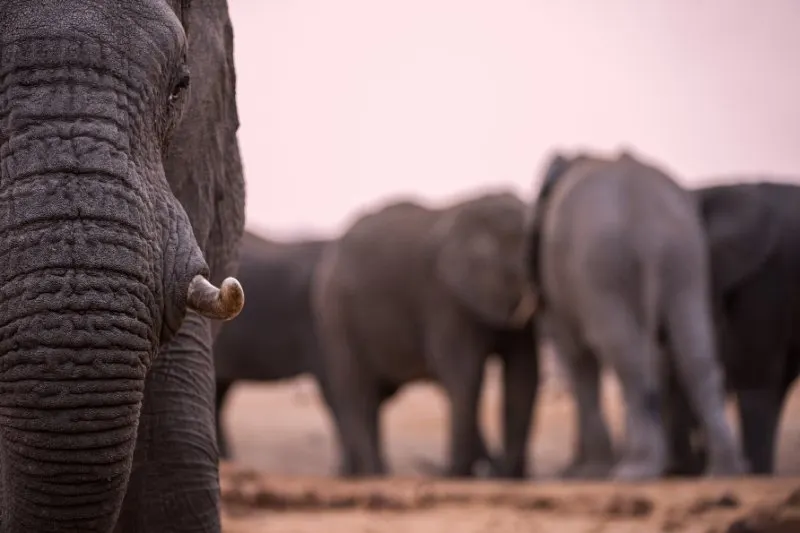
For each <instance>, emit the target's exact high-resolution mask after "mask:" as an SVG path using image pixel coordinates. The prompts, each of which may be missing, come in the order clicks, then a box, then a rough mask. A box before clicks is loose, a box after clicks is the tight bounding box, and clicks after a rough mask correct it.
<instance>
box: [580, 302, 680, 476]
mask: <svg viewBox="0 0 800 533" xmlns="http://www.w3.org/2000/svg"><path fill="white" fill-rule="evenodd" d="M597 311H598V312H596V313H595V314H594V317H593V320H592V326H591V328H590V329H589V331H588V332H587V339H588V341H589V344H590V346H591V347H592V349H593V350H594V351H595V353H597V354H598V355H599V357H600V359H601V360H603V361H606V362H608V363H610V365H611V367H612V368H613V369H614V372H615V373H616V375H617V378H618V379H619V384H620V388H621V389H622V396H623V400H624V402H625V444H624V451H623V455H622V457H621V459H620V461H619V462H618V463H617V465H616V466H615V467H614V470H613V471H612V473H611V477H612V478H613V479H617V480H643V479H653V478H657V477H660V476H661V475H662V474H663V473H664V471H665V470H666V464H667V443H666V435H665V434H664V427H663V424H662V420H661V400H662V391H661V383H660V377H659V361H658V358H659V355H660V352H659V349H658V345H657V343H656V340H655V339H654V338H651V336H649V335H647V333H646V332H644V331H643V330H642V329H641V328H640V327H639V325H638V324H637V321H636V319H635V318H634V317H633V315H632V314H631V312H630V311H629V309H628V307H627V306H626V305H625V304H624V303H622V302H613V303H609V304H607V305H606V306H603V307H601V308H599V309H597Z"/></svg>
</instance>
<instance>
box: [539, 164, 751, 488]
mask: <svg viewBox="0 0 800 533" xmlns="http://www.w3.org/2000/svg"><path fill="white" fill-rule="evenodd" d="M530 232H531V242H532V244H531V250H530V254H531V255H530V257H529V261H530V264H529V266H530V268H531V275H532V278H533V281H534V285H535V286H536V287H538V288H539V289H540V291H541V299H542V300H541V301H542V304H541V305H542V315H543V316H542V320H543V321H544V322H543V327H547V328H548V329H549V333H550V334H551V335H552V337H553V340H554V342H555V345H556V348H557V351H558V353H559V355H560V357H561V358H562V359H563V360H564V361H565V363H566V364H565V366H566V367H567V369H568V371H569V372H570V374H571V380H572V385H573V391H574V394H575V397H576V401H577V408H578V418H579V422H578V439H577V449H576V451H575V457H574V459H573V464H572V465H571V466H570V467H569V468H568V469H567V471H566V472H565V474H566V475H569V476H576V477H593V476H604V475H606V474H607V473H608V472H609V470H610V469H611V467H612V466H613V463H614V456H613V453H612V447H611V442H610V439H609V434H608V430H607V427H606V424H605V421H604V420H603V417H602V414H601V411H600V395H599V377H600V369H601V364H608V365H610V366H611V367H612V368H613V370H614V371H615V373H616V375H617V377H618V378H619V381H620V384H621V387H622V392H623V397H624V400H625V404H626V419H625V420H626V424H625V427H626V437H625V441H626V442H625V444H626V446H625V451H624V454H623V456H622V458H621V460H620V461H619V462H618V463H617V464H616V466H614V468H613V472H612V473H611V475H612V477H613V478H615V479H645V478H653V477H657V476H660V475H662V474H663V473H664V471H665V469H666V467H667V461H668V446H667V440H666V434H665V430H664V424H663V422H662V419H661V414H662V408H663V405H662V398H663V397H664V392H665V391H664V373H663V372H664V371H665V369H668V368H669V367H671V366H673V365H674V367H675V369H676V371H677V374H678V376H679V378H680V380H681V382H682V384H683V385H684V387H685V389H686V391H687V393H688V399H689V401H690V404H691V406H692V407H693V408H694V410H695V411H696V412H697V413H698V415H699V419H700V420H701V422H702V425H703V427H704V429H705V430H706V432H707V434H708V436H709V444H710V458H711V460H710V467H709V472H710V473H712V474H739V473H741V472H742V471H743V460H742V457H741V452H740V449H739V446H738V444H737V441H736V439H735V438H734V434H733V431H732V428H731V427H730V425H729V424H728V422H727V420H726V419H725V411H724V391H723V374H722V371H721V369H720V366H719V364H718V363H717V360H716V358H715V347H714V337H713V329H712V318H711V309H710V306H709V299H708V291H709V282H708V273H707V268H708V257H707V256H708V253H707V247H706V243H705V239H704V234H703V229H702V226H701V223H700V217H699V215H698V213H697V211H696V209H695V207H694V204H693V203H692V200H691V197H690V196H689V193H688V192H687V191H685V190H683V189H682V188H681V187H680V186H679V185H678V184H677V183H675V182H674V181H673V180H672V179H671V178H670V177H668V176H667V175H666V174H665V173H664V172H662V171H661V170H659V169H657V168H655V167H653V166H650V165H647V164H644V163H642V162H640V161H639V160H637V159H636V158H635V157H633V156H632V155H630V154H627V153H623V154H622V155H621V156H620V157H618V158H617V159H603V158H599V157H593V156H588V155H581V156H578V157H574V158H572V159H567V158H565V157H563V156H561V155H557V156H556V157H555V158H554V159H553V160H552V162H551V164H550V166H549V168H548V170H547V173H546V175H545V179H544V184H543V186H542V188H541V191H540V196H539V199H538V201H537V205H536V208H535V213H534V217H533V219H532V224H531V227H530ZM660 340H661V341H664V342H663V343H660V342H659V341H660Z"/></svg>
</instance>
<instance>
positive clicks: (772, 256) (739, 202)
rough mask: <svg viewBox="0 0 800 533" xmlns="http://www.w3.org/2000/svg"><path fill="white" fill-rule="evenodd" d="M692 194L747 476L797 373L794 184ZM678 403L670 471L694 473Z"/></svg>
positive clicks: (797, 201)
mask: <svg viewBox="0 0 800 533" xmlns="http://www.w3.org/2000/svg"><path fill="white" fill-rule="evenodd" d="M695 195H696V198H697V200H698V206H699V208H700V212H701V214H702V218H703V223H704V226H705V228H706V233H707V237H708V244H709V249H710V253H711V273H712V275H711V281H712V289H713V291H712V292H713V302H714V311H715V322H716V329H717V344H718V346H719V354H720V360H721V361H722V364H723V366H724V368H725V373H726V377H727V385H728V389H729V390H730V391H731V392H734V393H735V394H736V396H737V404H738V410H739V420H740V424H741V434H742V440H743V444H744V451H745V454H746V457H747V459H748V461H749V463H750V466H751V468H752V471H753V472H754V473H756V474H769V473H771V472H772V471H773V466H774V456H775V440H776V433H777V429H778V422H779V420H780V414H781V409H782V407H783V403H784V400H785V398H786V395H787V393H788V391H789V389H790V387H791V385H792V383H793V382H794V381H795V379H796V378H797V376H798V372H799V371H800V327H798V326H800V324H798V320H800V209H799V208H798V206H800V187H798V186H797V185H792V184H788V183H770V182H756V183H733V184H727V185H717V186H713V187H704V188H700V189H697V190H696V191H695ZM677 400H678V402H677V404H676V405H673V406H672V407H673V409H674V413H673V416H674V417H675V420H676V422H675V423H676V426H675V427H674V428H673V429H672V434H673V439H674V440H673V446H675V450H674V451H673V453H674V454H675V456H676V457H677V458H678V463H677V464H676V468H677V469H678V471H679V472H680V473H694V472H695V471H696V468H697V466H699V465H701V464H702V458H701V457H693V456H692V455H693V451H692V450H691V447H690V442H689V434H690V431H689V430H690V427H689V426H690V425H693V424H694V421H693V420H692V417H691V416H688V415H691V411H690V410H688V409H686V408H685V405H683V404H682V402H683V401H684V398H683V397H682V396H681V395H678V396H677ZM681 415H683V416H681ZM696 451H697V452H699V453H698V455H702V452H703V450H702V449H700V450H696Z"/></svg>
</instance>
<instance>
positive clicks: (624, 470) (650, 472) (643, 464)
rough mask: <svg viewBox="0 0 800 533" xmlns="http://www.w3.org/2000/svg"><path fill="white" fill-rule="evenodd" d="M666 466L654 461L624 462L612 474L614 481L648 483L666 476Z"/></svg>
mask: <svg viewBox="0 0 800 533" xmlns="http://www.w3.org/2000/svg"><path fill="white" fill-rule="evenodd" d="M664 471H665V468H664V464H663V463H661V462H659V461H654V460H647V459H645V460H641V459H640V460H629V461H626V460H623V461H620V463H619V464H617V466H615V467H614V470H613V471H612V472H611V479H613V480H614V481H647V480H653V479H659V478H661V476H662V475H663V474H664Z"/></svg>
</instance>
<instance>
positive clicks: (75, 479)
mask: <svg viewBox="0 0 800 533" xmlns="http://www.w3.org/2000/svg"><path fill="white" fill-rule="evenodd" d="M187 33H188V40H187ZM187 51H188V57H187V55H186V54H187ZM187 67H188V69H187ZM0 72H2V77H0V79H2V84H0V158H2V161H0V163H1V165H0V168H1V169H2V173H1V174H0V256H1V257H0V264H2V266H3V267H2V269H0V287H2V291H0V362H2V364H0V388H1V389H2V394H0V413H2V414H1V415H0V470H1V472H0V483H1V484H2V502H1V503H0V507H2V525H0V531H2V532H22V531H24V532H26V533H32V532H37V531H81V532H89V531H92V532H110V531H112V530H115V531H122V532H140V531H141V532H145V531H147V532H152V531H164V532H167V531H169V532H180V531H191V532H194V533H196V532H200V531H204V532H206V531H207V532H219V531H220V522H219V482H218V465H217V449H216V443H215V435H214V377H213V361H212V358H211V342H212V326H211V322H210V321H209V320H208V319H207V318H204V316H210V315H209V313H207V312H205V311H204V312H203V316H201V315H200V314H198V313H197V312H195V311H194V310H187V305H188V304H189V303H190V302H187V294H188V291H189V286H190V283H191V282H192V280H193V278H194V276H195V275H197V274H204V275H207V276H209V279H210V280H211V281H212V282H213V283H214V284H215V285H217V286H219V285H220V283H221V281H222V280H223V278H225V277H226V276H228V275H230V274H232V273H233V272H234V271H235V259H236V255H235V253H236V250H237V246H238V241H239V238H240V236H241V232H242V230H243V224H244V184H243V179H242V173H241V167H240V161H239V152H238V145H237V141H236V129H237V127H238V119H237V114H236V106H235V98H234V96H235V94H234V87H235V76H234V70H233V55H232V31H231V26H230V21H229V19H228V13H227V5H226V3H225V2H224V1H222V0H219V1H213V0H195V1H194V2H193V4H192V6H191V8H189V7H188V3H187V2H183V4H181V2H179V1H177V0H176V1H174V2H166V1H164V0H135V1H129V2H117V1H113V2H112V1H106V2H103V1H99V0H37V1H36V2H29V1H22V0H0ZM187 74H189V76H187ZM187 81H190V83H189V84H188V86H187ZM188 307H192V306H191V305H188ZM192 309H195V308H193V307H192ZM215 324H219V322H215ZM115 524H116V529H115Z"/></svg>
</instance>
